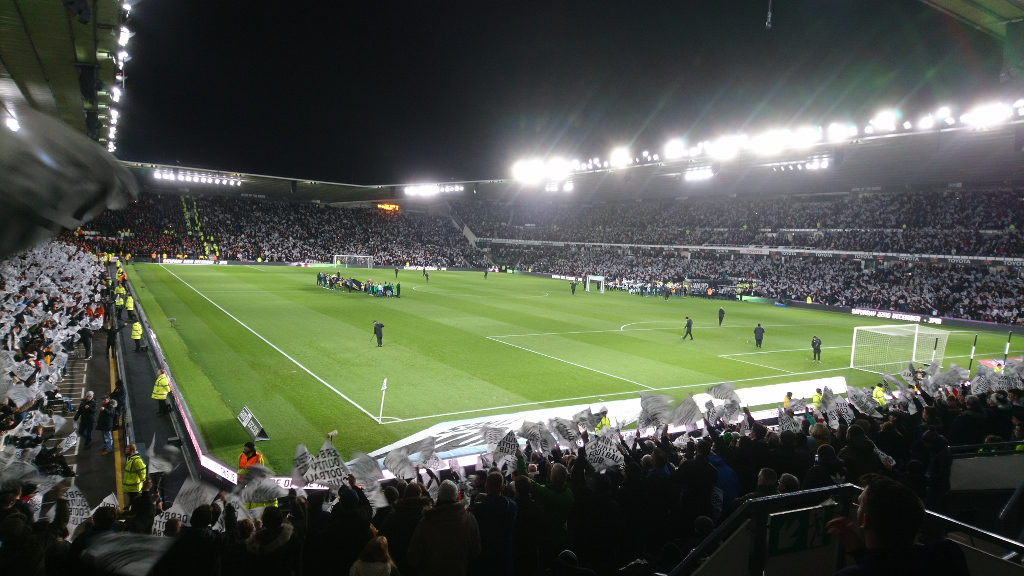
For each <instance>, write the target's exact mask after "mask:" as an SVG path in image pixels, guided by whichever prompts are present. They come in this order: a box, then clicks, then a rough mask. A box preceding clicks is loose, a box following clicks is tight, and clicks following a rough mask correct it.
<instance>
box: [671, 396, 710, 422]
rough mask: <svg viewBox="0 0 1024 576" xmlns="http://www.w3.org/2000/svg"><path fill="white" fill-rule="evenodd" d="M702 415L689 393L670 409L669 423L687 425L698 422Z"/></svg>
mask: <svg viewBox="0 0 1024 576" xmlns="http://www.w3.org/2000/svg"><path fill="white" fill-rule="evenodd" d="M703 417H704V415H703V413H702V411H701V409H700V406H698V405H697V402H696V401H695V400H694V399H693V395H692V394H691V395H689V396H687V397H686V398H683V399H682V400H680V401H679V404H677V405H676V407H675V409H673V410H672V417H671V420H670V422H669V424H674V425H684V426H688V425H690V424H695V423H697V422H700V421H701V419H702V418H703Z"/></svg>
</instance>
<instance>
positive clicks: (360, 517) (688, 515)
mask: <svg viewBox="0 0 1024 576" xmlns="http://www.w3.org/2000/svg"><path fill="white" fill-rule="evenodd" d="M1018 385H1019V382H1018ZM926 389H929V386H928V385H927V384H924V383H923V384H922V385H921V386H918V387H917V388H916V390H915V393H914V394H913V395H911V396H906V395H901V396H900V399H899V400H897V399H896V398H894V399H892V400H891V401H890V402H889V403H888V404H886V405H884V406H879V408H878V412H877V413H874V414H871V415H869V414H865V413H862V412H860V411H858V410H857V408H856V407H855V406H853V405H851V410H852V418H851V419H849V420H848V419H846V418H842V417H840V418H838V419H837V421H836V422H835V423H834V424H832V425H831V426H830V425H828V424H826V421H825V420H824V419H822V418H821V414H819V413H817V412H815V410H814V409H813V407H812V406H806V407H804V406H803V405H799V406H797V405H794V406H792V407H791V409H792V410H791V412H790V414H791V415H792V416H794V417H795V418H797V419H799V421H800V426H799V429H797V430H793V429H787V430H785V431H782V432H778V431H775V430H773V429H771V428H770V427H768V426H766V425H765V424H764V423H762V422H759V421H757V420H755V419H754V417H753V416H752V415H751V413H750V412H749V411H744V414H743V416H742V423H739V424H738V423H736V422H735V421H733V422H732V423H727V422H725V421H722V420H717V421H715V422H708V421H706V420H705V422H704V428H703V430H697V431H693V432H689V433H685V432H683V433H674V432H673V433H670V432H669V427H668V426H667V425H666V426H664V427H660V426H659V427H657V428H654V427H652V428H648V429H646V430H641V431H638V432H637V433H631V432H622V431H615V430H607V431H604V432H601V433H600V436H602V437H603V440H604V441H605V442H611V443H612V445H613V446H615V450H616V451H617V452H618V453H619V454H620V455H621V463H620V464H616V465H607V466H601V467H599V468H595V464H594V461H593V459H591V458H588V449H590V447H591V446H592V445H593V442H596V441H597V440H598V439H599V438H598V434H595V432H594V430H593V426H584V428H587V430H586V431H584V432H582V433H581V436H582V439H581V441H579V442H577V444H576V445H574V446H568V447H554V448H552V449H551V450H550V451H547V452H542V451H540V450H539V449H534V448H533V447H532V444H531V443H530V442H527V443H525V447H524V448H523V449H521V450H517V451H516V452H515V455H514V457H512V458H511V459H508V460H505V461H503V462H502V463H501V464H500V465H498V466H496V465H493V464H491V465H489V466H488V465H482V466H480V467H478V468H476V469H474V470H470V471H468V474H467V473H464V472H462V471H458V470H451V469H447V470H438V471H435V470H426V475H425V476H426V477H424V474H423V472H422V471H421V470H420V469H419V468H416V469H415V473H414V474H413V475H411V476H410V477H408V478H394V479H389V480H386V481H384V482H383V483H382V484H381V485H380V486H379V487H377V486H374V487H370V486H360V485H359V484H358V483H357V482H356V479H355V477H354V476H352V475H349V476H348V477H347V478H346V479H345V481H344V482H343V483H342V484H341V485H340V486H337V487H336V488H335V489H332V490H331V491H309V492H308V493H306V492H304V491H296V490H291V491H290V492H289V493H288V495H287V496H286V497H283V498H281V500H280V501H279V502H278V504H279V505H278V506H271V507H266V508H256V509H250V510H244V511H243V510H240V509H237V506H238V504H237V501H236V500H232V499H231V498H230V497H229V496H228V494H226V493H224V492H221V493H219V494H217V495H216V497H214V498H213V499H212V502H210V503H204V504H201V505H199V506H197V507H196V508H195V509H194V510H191V511H190V512H191V514H190V515H189V519H188V521H187V522H186V524H187V525H184V526H183V525H182V523H181V522H178V521H168V522H167V523H166V526H165V527H164V528H163V530H162V536H164V537H165V540H164V541H163V543H161V542H159V541H154V540H147V541H146V542H144V543H143V544H138V545H136V546H135V547H134V550H135V554H136V555H146V554H147V553H148V554H151V555H152V557H151V558H149V560H148V562H143V564H151V563H154V562H155V565H154V566H153V572H152V573H153V574H154V575H156V576H159V575H163V574H181V573H182V571H196V570H199V571H200V572H201V573H202V574H206V575H211V576H218V575H222V574H247V575H249V576H252V575H254V574H268V575H270V574H273V575H275V576H281V575H284V576H288V575H293V576H300V575H302V574H309V575H314V574H323V573H326V572H330V573H337V574H350V575H351V576H364V575H381V574H384V575H390V574H394V575H398V574H404V575H407V576H408V575H416V574H420V575H428V574H441V573H444V574H453V575H456V576H458V575H464V574H474V575H476V574H480V575H484V574H486V575H491V574H499V575H509V576H511V575H523V576H533V575H538V574H556V575H557V574H598V575H613V574H629V575H641V574H642V575H647V574H651V573H653V572H654V571H660V572H665V573H667V572H669V571H670V570H671V569H672V568H673V567H675V566H676V565H677V564H678V563H679V562H680V561H681V560H682V559H683V558H684V557H685V556H686V555H687V553H688V552H689V551H690V550H691V549H693V548H694V547H695V546H697V545H698V544H700V543H701V542H702V541H704V540H705V538H707V537H708V536H709V535H710V534H711V532H712V530H713V529H714V527H715V526H716V525H718V524H720V523H722V522H723V521H725V519H726V518H728V517H729V515H730V514H731V513H732V512H734V511H736V510H738V509H740V508H741V507H742V506H743V505H744V503H746V502H748V501H750V500H753V499H757V498H763V497H768V496H774V495H776V494H783V493H788V492H794V491H798V490H806V489H812V488H822V487H829V486H834V485H837V484H842V483H844V482H852V483H855V484H861V485H867V486H869V490H870V489H879V488H881V487H884V488H885V491H886V493H887V494H889V495H898V496H899V499H900V501H899V502H898V503H897V504H899V506H898V508H899V509H905V508H907V507H909V509H911V510H913V509H915V507H916V509H917V512H916V513H915V514H916V517H915V518H906V519H904V520H905V521H906V522H908V525H909V526H910V527H911V528H910V529H909V534H905V535H904V536H906V540H907V541H906V542H902V543H901V544H900V546H901V547H902V548H901V549H900V550H893V551H892V552H903V553H906V552H909V550H910V548H909V547H910V546H911V545H912V543H913V540H914V535H915V533H916V531H917V528H919V527H920V522H921V520H923V511H922V510H923V505H922V504H921V503H922V502H923V503H926V505H927V507H928V509H930V510H933V511H936V512H948V504H949V501H948V496H949V492H950V488H951V485H950V481H951V469H952V453H951V450H950V445H951V444H957V445H963V444H986V445H993V446H995V445H997V443H999V442H1014V443H1016V445H1017V446H1022V445H1024V444H1022V443H1024V391H1022V390H1021V389H1020V388H1014V389H1011V390H1000V391H997V392H993V391H991V390H989V391H988V393H982V394H977V395H972V394H970V393H969V389H967V388H963V387H961V386H959V385H954V386H950V387H943V388H938V389H937V392H936V393H935V394H928V393H927V392H926V391H925V390H926ZM933 389H934V388H933ZM911 406H913V408H911ZM1003 446H1006V447H1007V449H1010V450H1012V449H1013V445H1012V444H1011V445H1009V446H1007V445H1005V444H1004V445H1003ZM142 490H143V491H142V494H141V496H140V498H138V499H136V502H138V505H136V504H134V503H133V506H132V509H131V511H130V514H127V515H122V516H121V517H120V518H119V513H118V512H117V511H116V510H115V509H113V508H99V509H97V510H96V511H95V512H94V514H93V517H92V519H91V520H90V521H87V522H85V523H83V524H82V525H81V526H80V527H79V528H78V529H77V530H76V533H75V534H73V535H72V538H73V544H71V545H70V546H69V545H68V544H67V543H66V540H65V538H67V537H68V533H67V525H66V522H67V502H66V501H64V500H63V499H62V493H61V491H60V490H57V491H56V494H55V497H56V498H57V508H56V510H57V513H56V515H55V517H54V518H53V519H46V518H42V519H37V518H36V517H35V515H34V513H33V512H32V511H31V510H26V508H25V507H24V506H23V505H21V503H20V500H19V494H18V493H17V491H9V490H8V491H4V492H2V493H0V539H2V540H3V546H2V547H0V562H3V564H0V565H4V566H5V567H8V568H11V569H12V570H16V571H17V573H23V572H24V573H31V574H53V575H57V574H64V573H67V572H66V571H67V570H73V571H76V572H81V571H90V572H92V573H98V572H102V570H98V569H97V566H98V565H103V561H104V559H103V554H101V553H97V552H96V551H95V549H94V548H92V547H95V546H101V547H102V546H104V544H103V542H104V538H109V537H110V535H111V534H114V533H118V532H120V533H124V532H129V533H130V532H136V533H141V534H149V533H150V532H151V531H152V530H153V518H154V515H155V514H156V513H157V512H158V511H159V507H154V505H153V504H154V502H155V499H154V498H153V497H152V483H150V482H147V483H145V484H144V485H143V488H142ZM371 490H372V491H374V492H377V491H380V492H382V493H383V499H382V500H380V501H377V503H376V504H374V505H371V498H370V497H368V493H369V492H371ZM861 505H865V506H868V505H869V504H867V503H866V502H865V501H864V498H862V499H861ZM62 522H63V523H64V524H61V523H62ZM837 522H839V521H837ZM847 527H848V526H847ZM840 528H842V527H841V526H839V527H837V530H839V529H840ZM879 528H881V527H879ZM158 535H159V534H158ZM846 536H849V534H847V535H846ZM106 542H107V543H106V544H105V546H106V547H107V548H106V549H107V550H110V548H111V546H124V542H126V541H125V540H107V541H106ZM111 543H113V544H111ZM11 544H14V545H16V546H14V545H11ZM947 546H948V545H947ZM950 553H951V554H952V555H951V556H950V558H951V561H955V562H956V563H957V570H960V571H959V572H952V573H957V574H962V573H965V572H963V571H962V570H963V569H964V566H965V565H964V563H963V557H962V555H960V554H958V553H957V552H956V550H955V547H953V548H952V549H951V552H950ZM128 554H129V555H131V553H128ZM157 558H159V559H157ZM198 558H202V562H201V563H200V564H201V566H200V564H197V562H196V560H197V559H198ZM61 570H63V571H65V572H62V571H61Z"/></svg>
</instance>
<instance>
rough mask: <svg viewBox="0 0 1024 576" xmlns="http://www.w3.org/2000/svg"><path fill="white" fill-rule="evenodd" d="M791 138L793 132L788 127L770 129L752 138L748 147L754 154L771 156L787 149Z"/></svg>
mask: <svg viewBox="0 0 1024 576" xmlns="http://www.w3.org/2000/svg"><path fill="white" fill-rule="evenodd" d="M791 139H792V134H791V133H790V131H789V130H788V129H785V128H782V129H774V130H768V131H766V132H762V133H761V134H758V135H757V136H754V137H753V138H751V139H750V143H749V145H748V148H749V149H750V151H751V152H753V153H754V154H760V155H762V156H770V155H772V154H778V153H780V152H782V151H783V150H785V149H786V148H787V147H788V146H789V142H790V141H791Z"/></svg>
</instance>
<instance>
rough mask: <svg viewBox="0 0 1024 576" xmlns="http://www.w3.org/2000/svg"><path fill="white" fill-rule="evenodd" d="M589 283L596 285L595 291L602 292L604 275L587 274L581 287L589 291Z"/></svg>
mask: <svg viewBox="0 0 1024 576" xmlns="http://www.w3.org/2000/svg"><path fill="white" fill-rule="evenodd" d="M591 284H593V285H595V286H597V291H598V292H600V293H601V294H604V276H591V275H589V274H588V275H587V277H586V279H585V280H584V282H583V289H584V290H586V291H587V292H590V285H591Z"/></svg>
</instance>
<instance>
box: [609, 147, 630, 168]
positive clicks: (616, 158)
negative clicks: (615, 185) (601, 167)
mask: <svg viewBox="0 0 1024 576" xmlns="http://www.w3.org/2000/svg"><path fill="white" fill-rule="evenodd" d="M609 159H610V161H611V165H612V166H614V167H616V168H622V167H624V166H629V163H630V162H631V161H632V154H630V153H629V148H626V147H624V146H622V147H619V148H616V149H614V150H612V153H611V156H609Z"/></svg>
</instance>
